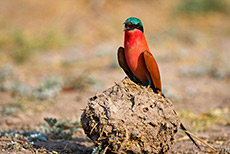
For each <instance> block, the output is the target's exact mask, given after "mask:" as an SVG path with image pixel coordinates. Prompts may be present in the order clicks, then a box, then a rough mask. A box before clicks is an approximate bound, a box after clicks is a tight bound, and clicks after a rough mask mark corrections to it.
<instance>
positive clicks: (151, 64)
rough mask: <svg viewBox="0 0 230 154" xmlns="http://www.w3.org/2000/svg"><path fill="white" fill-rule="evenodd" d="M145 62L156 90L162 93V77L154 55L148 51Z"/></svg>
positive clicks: (145, 53)
mask: <svg viewBox="0 0 230 154" xmlns="http://www.w3.org/2000/svg"><path fill="white" fill-rule="evenodd" d="M144 60H145V66H146V68H147V70H148V71H149V73H150V76H151V79H152V82H153V84H154V87H155V89H156V90H157V91H160V92H161V77H160V72H159V69H158V66H157V63H156V60H155V59H154V57H153V55H152V54H151V53H150V52H149V51H147V50H146V51H144Z"/></svg>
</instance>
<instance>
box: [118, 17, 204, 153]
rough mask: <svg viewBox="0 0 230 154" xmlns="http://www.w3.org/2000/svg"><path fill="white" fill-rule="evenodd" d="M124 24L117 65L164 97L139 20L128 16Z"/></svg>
mask: <svg viewBox="0 0 230 154" xmlns="http://www.w3.org/2000/svg"><path fill="white" fill-rule="evenodd" d="M124 24H125V29H124V31H125V41H124V48H123V47H119V49H118V53H117V54H118V61H119V65H120V66H121V68H122V69H123V70H124V71H125V73H126V74H127V76H128V77H129V78H130V79H131V80H132V81H134V82H135V83H139V84H142V85H144V86H150V87H151V88H152V89H153V91H154V92H155V93H160V94H161V95H162V96H163V97H165V96H164V94H163V93H162V89H161V78H160V72H159V69H158V66H157V63H156V61H155V59H154V57H153V55H152V54H151V52H150V50H149V47H148V44H147V42H146V39H145V35H144V28H143V25H142V22H141V20H140V19H138V18H135V17H130V18H128V19H127V20H126V21H125V22H124ZM174 112H175V111H174ZM175 114H176V112H175ZM180 128H181V129H182V130H183V131H184V132H185V133H186V134H187V135H188V137H189V138H190V139H191V140H192V142H193V143H194V144H195V145H196V146H197V147H198V148H199V149H200V147H199V146H198V145H197V143H196V142H195V141H194V139H193V138H192V137H191V135H193V134H191V133H190V132H188V131H187V130H186V129H185V127H184V125H183V124H182V123H181V124H180ZM190 134H191V135H190Z"/></svg>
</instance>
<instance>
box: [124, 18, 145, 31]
mask: <svg viewBox="0 0 230 154" xmlns="http://www.w3.org/2000/svg"><path fill="white" fill-rule="evenodd" d="M124 24H125V29H124V30H125V31H126V30H127V31H129V30H134V29H139V30H141V31H142V32H144V29H143V24H142V22H141V20H140V19H138V18H135V17H130V18H128V19H126V20H125V22H124Z"/></svg>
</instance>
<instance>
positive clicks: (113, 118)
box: [81, 78, 180, 154]
mask: <svg viewBox="0 0 230 154" xmlns="http://www.w3.org/2000/svg"><path fill="white" fill-rule="evenodd" d="M81 123H82V127H83V129H84V131H85V133H86V134H87V136H88V137H89V138H90V139H91V140H92V141H93V142H94V143H95V144H96V145H101V146H102V147H103V148H105V149H106V150H107V152H109V153H136V154H137V153H138V154H139V153H165V152H166V151H168V150H169V148H170V147H171V146H172V144H173V141H174V137H175V135H176V133H177V131H178V128H179V124H180V122H179V119H178V117H177V115H176V114H175V113H174V111H173V105H172V103H171V102H170V101H168V100H167V99H165V98H163V97H162V96H160V95H157V94H155V93H153V91H152V89H150V88H146V87H144V86H140V85H137V84H135V83H133V82H132V81H131V80H130V79H129V78H125V79H124V80H122V81H121V82H119V83H116V84H115V85H114V86H113V87H111V88H109V89H107V90H105V91H103V92H102V93H98V94H97V95H96V96H94V97H92V98H90V99H89V101H88V105H87V107H86V108H85V110H84V112H83V114H82V116H81Z"/></svg>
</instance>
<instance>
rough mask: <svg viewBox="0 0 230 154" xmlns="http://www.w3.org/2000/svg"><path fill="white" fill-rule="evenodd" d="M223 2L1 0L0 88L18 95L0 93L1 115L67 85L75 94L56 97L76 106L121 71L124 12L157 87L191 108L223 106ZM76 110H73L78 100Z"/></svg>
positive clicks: (226, 34)
mask: <svg viewBox="0 0 230 154" xmlns="http://www.w3.org/2000/svg"><path fill="white" fill-rule="evenodd" d="M229 10H230V1H228V0H174V1H169V0H168V1H161V0H152V1H151V0H143V1H138V0H126V1H123V0H68V1H61V0H56V1H54V0H47V1H36V0H20V1H19V0H8V1H1V2H0V89H1V91H5V92H7V93H11V94H12V96H13V97H15V96H19V98H18V97H17V98H13V100H12V99H10V98H9V97H8V96H7V97H6V96H5V95H7V94H6V93H2V94H1V95H0V97H2V98H0V102H1V103H0V105H1V107H2V115H9V114H10V115H11V114H13V113H14V112H16V111H18V110H21V111H23V112H24V111H25V110H28V108H32V107H31V104H29V103H28V102H33V101H34V100H37V99H38V100H39V101H37V102H38V103H37V104H36V107H34V110H33V112H35V111H39V112H41V111H43V110H45V108H46V107H42V106H43V105H44V104H43V103H41V101H40V100H46V99H49V98H55V97H57V96H59V94H60V92H63V91H64V92H67V91H71V90H75V92H76V93H79V95H80V96H74V98H73V99H72V100H68V99H66V97H63V99H60V100H61V101H63V102H65V101H68V102H69V105H70V104H72V106H74V104H76V102H78V103H79V104H82V105H80V106H81V107H84V105H85V104H86V100H87V99H88V97H89V96H91V95H92V94H93V93H95V92H96V91H98V90H103V89H105V88H108V87H109V86H111V85H113V84H114V82H115V81H120V80H121V79H123V77H124V76H125V74H124V73H123V71H122V70H121V69H120V68H119V67H118V64H117V58H116V52H117V48H118V47H119V46H122V45H123V37H124V36H123V25H122V23H123V22H124V21H125V19H127V18H128V17H130V16H135V17H138V18H140V19H141V20H142V22H143V24H144V29H145V35H146V37H147V41H148V44H149V46H150V49H151V52H152V53H153V54H154V56H155V57H156V60H157V62H158V64H159V67H160V71H161V75H162V81H163V90H164V92H165V94H166V96H168V97H169V98H170V99H172V100H173V101H174V102H175V103H178V104H175V106H176V108H178V109H184V108H185V109H189V110H190V111H191V110H192V112H198V113H202V112H205V113H206V112H207V113H209V112H210V110H211V109H212V108H215V107H222V108H226V107H227V108H228V107H229V104H230V97H229V96H228V93H229V90H230V89H229V85H230V83H229V78H230V63H229V57H230V52H229V49H230V22H229V15H230V11H229ZM83 92H84V93H87V94H85V95H82V93H83ZM61 94H62V95H63V93H61ZM207 96H208V97H207ZM60 97H61V96H59V98H60ZM82 97H84V98H82ZM25 98H26V99H25ZM55 103H57V102H55ZM65 103H66V102H65ZM180 103H181V104H180ZM6 104H8V105H6ZM49 105H50V106H51V105H54V104H53V103H51V104H49ZM208 105H209V106H208ZM27 106H29V107H27ZM64 106H65V105H64ZM72 106H71V105H70V108H71V107H72ZM65 107H66V108H67V106H65ZM12 108H13V110H12ZM14 108H15V109H14ZM76 108H77V109H78V107H76ZM60 109H61V110H63V113H62V114H60V115H57V117H61V116H63V115H65V113H67V112H68V113H71V112H72V114H69V115H65V116H66V117H67V116H69V117H68V118H73V117H75V116H76V113H75V111H74V110H71V109H68V108H67V109H66V110H68V111H66V110H65V109H64V108H63V106H61V105H60ZM69 110H71V112H69ZM190 111H189V115H193V114H190ZM211 111H212V110H211ZM224 111H229V110H228V109H224ZM50 112H53V113H54V112H56V110H53V111H50ZM78 112H79V113H78V117H79V116H80V114H81V111H80V107H79V109H78ZM185 113H186V114H185ZM221 113H222V112H221ZM56 114H59V113H56ZM187 114H188V112H187V110H183V111H181V116H182V117H184V118H190V119H191V120H194V116H197V115H194V116H192V117H193V118H191V117H189V116H186V115H187ZM223 114H227V115H228V116H229V112H224V113H223ZM207 115H209V114H207ZM212 117H215V116H212ZM219 117H222V115H220V116H218V118H219ZM224 117H226V116H224ZM197 118H198V119H199V116H198V117H197ZM42 120H43V118H42ZM195 121H196V118H195ZM213 121H214V122H215V120H213ZM216 121H218V120H216ZM219 121H221V120H219ZM195 124H196V123H195ZM226 125H227V124H226ZM196 126H197V125H195V126H194V127H196ZM202 128H203V126H202Z"/></svg>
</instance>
